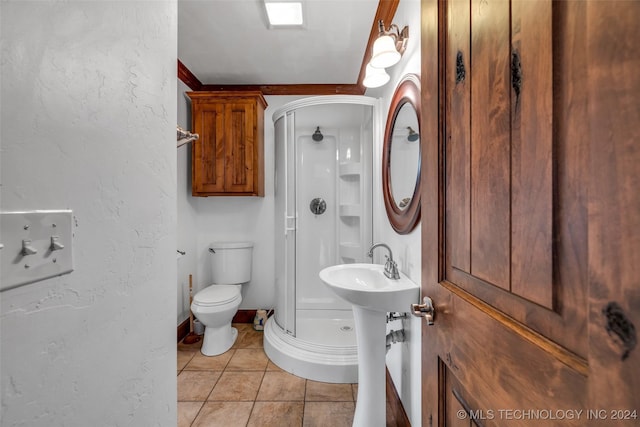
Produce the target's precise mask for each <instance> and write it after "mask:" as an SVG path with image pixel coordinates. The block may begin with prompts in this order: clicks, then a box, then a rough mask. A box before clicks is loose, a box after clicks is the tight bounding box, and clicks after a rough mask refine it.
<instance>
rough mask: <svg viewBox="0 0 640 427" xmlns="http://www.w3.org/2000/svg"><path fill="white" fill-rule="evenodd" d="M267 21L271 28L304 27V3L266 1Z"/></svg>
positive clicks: (279, 0)
mask: <svg viewBox="0 0 640 427" xmlns="http://www.w3.org/2000/svg"><path fill="white" fill-rule="evenodd" d="M264 6H265V9H266V10H267V19H268V20H269V26H270V27H271V28H278V27H279V28H295V27H302V25H303V24H304V18H303V16H302V2H300V1H286V0H278V1H274V0H264Z"/></svg>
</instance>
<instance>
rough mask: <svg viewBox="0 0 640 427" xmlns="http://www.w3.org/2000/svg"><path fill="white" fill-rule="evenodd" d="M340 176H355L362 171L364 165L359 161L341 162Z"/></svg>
mask: <svg viewBox="0 0 640 427" xmlns="http://www.w3.org/2000/svg"><path fill="white" fill-rule="evenodd" d="M339 170H340V176H353V175H360V174H361V173H362V166H361V165H360V163H357V162H345V163H340V169H339Z"/></svg>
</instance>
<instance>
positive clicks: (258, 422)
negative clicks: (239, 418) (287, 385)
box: [247, 402, 304, 427]
mask: <svg viewBox="0 0 640 427" xmlns="http://www.w3.org/2000/svg"><path fill="white" fill-rule="evenodd" d="M303 412H304V403H303V402H256V403H255V404H254V406H253V411H252V412H251V418H249V423H248V424H247V426H248V427H283V426H287V427H296V426H302V414H303Z"/></svg>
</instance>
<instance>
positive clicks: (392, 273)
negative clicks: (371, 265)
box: [367, 243, 400, 280]
mask: <svg viewBox="0 0 640 427" xmlns="http://www.w3.org/2000/svg"><path fill="white" fill-rule="evenodd" d="M380 246H382V247H383V248H386V249H387V250H388V251H389V256H386V255H385V257H386V258H387V262H385V263H384V275H385V276H387V277H388V278H389V279H393V280H398V279H399V278H400V273H398V264H396V262H395V261H394V260H393V254H392V253H391V248H390V247H389V246H387V245H386V244H384V243H376V244H375V245H373V246H371V247H370V248H369V253H368V254H367V256H368V257H369V258H373V250H374V249H375V248H377V247H380Z"/></svg>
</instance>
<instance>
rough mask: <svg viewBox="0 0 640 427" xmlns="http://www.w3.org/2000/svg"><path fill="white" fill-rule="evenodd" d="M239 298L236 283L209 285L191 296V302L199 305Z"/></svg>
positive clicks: (208, 305) (216, 303)
mask: <svg viewBox="0 0 640 427" xmlns="http://www.w3.org/2000/svg"><path fill="white" fill-rule="evenodd" d="M239 298H241V294H240V286H238V285H211V286H208V287H207V288H205V289H203V290H201V291H200V292H198V293H197V294H196V295H195V296H194V297H193V303H194V304H196V305H199V306H201V307H215V306H217V305H223V304H229V303H231V302H233V301H235V300H237V299H239Z"/></svg>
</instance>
